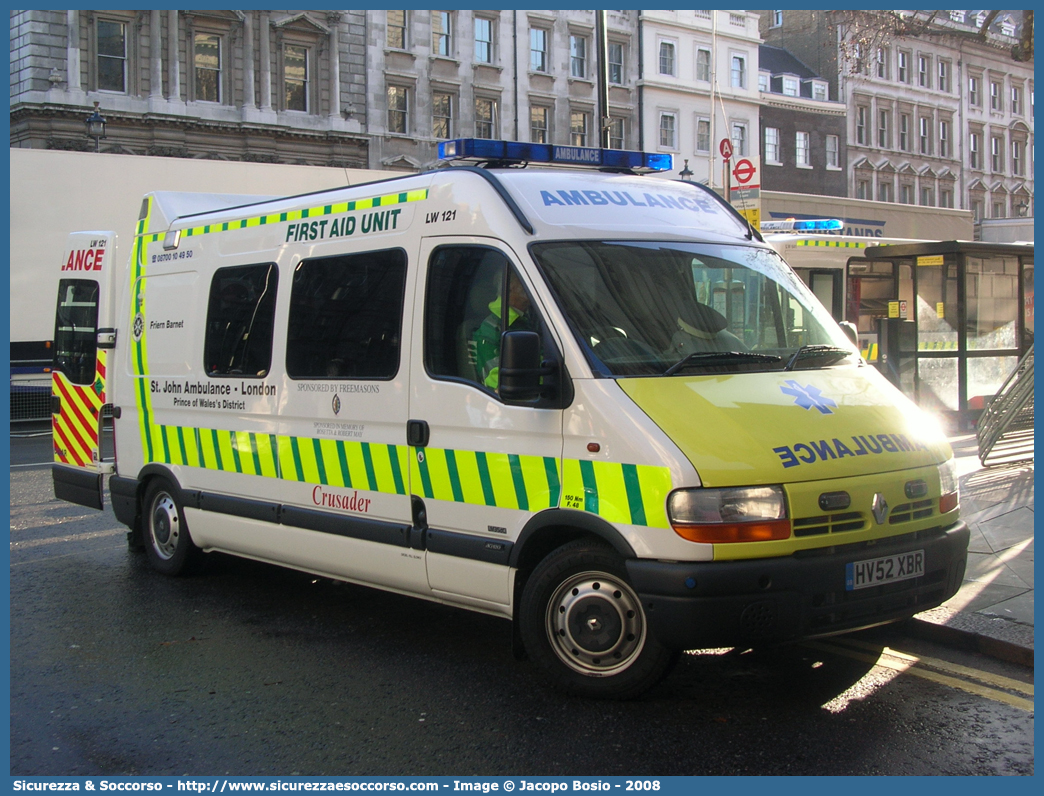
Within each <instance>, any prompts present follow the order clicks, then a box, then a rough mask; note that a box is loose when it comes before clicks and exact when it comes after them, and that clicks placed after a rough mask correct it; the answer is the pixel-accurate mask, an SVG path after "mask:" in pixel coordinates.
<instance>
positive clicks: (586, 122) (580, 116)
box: [569, 111, 591, 146]
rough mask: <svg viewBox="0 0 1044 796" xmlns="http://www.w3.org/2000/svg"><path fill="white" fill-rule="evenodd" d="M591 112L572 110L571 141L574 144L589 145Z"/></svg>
mask: <svg viewBox="0 0 1044 796" xmlns="http://www.w3.org/2000/svg"><path fill="white" fill-rule="evenodd" d="M590 118H591V114H589V113H587V112H585V111H572V112H570V114H569V143H570V144H572V145H573V146H587V130H588V127H589V126H590Z"/></svg>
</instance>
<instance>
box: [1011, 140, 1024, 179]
mask: <svg viewBox="0 0 1044 796" xmlns="http://www.w3.org/2000/svg"><path fill="white" fill-rule="evenodd" d="M1011 173H1012V174H1014V175H1015V176H1016V177H1021V176H1022V142H1021V141H1012V142H1011Z"/></svg>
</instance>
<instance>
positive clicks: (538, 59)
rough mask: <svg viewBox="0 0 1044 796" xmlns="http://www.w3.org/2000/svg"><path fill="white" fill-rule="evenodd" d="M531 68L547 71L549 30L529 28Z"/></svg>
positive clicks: (535, 70)
mask: <svg viewBox="0 0 1044 796" xmlns="http://www.w3.org/2000/svg"><path fill="white" fill-rule="evenodd" d="M529 68H530V69H532V70H533V71H534V72H546V71H547V31H546V30H544V29H543V28H530V29H529Z"/></svg>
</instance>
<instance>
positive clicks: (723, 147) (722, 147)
mask: <svg viewBox="0 0 1044 796" xmlns="http://www.w3.org/2000/svg"><path fill="white" fill-rule="evenodd" d="M718 151H719V152H721V156H722V157H723V158H725V160H729V159H730V158H731V157H732V140H731V139H729V138H723V139H721V143H720V144H718Z"/></svg>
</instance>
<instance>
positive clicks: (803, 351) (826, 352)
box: [783, 345, 855, 370]
mask: <svg viewBox="0 0 1044 796" xmlns="http://www.w3.org/2000/svg"><path fill="white" fill-rule="evenodd" d="M854 353H855V352H854V351H852V350H851V349H849V348H841V347H840V346H836V345H803V346H801V348H799V349H798V350H797V351H795V352H794V355H793V356H792V357H791V358H790V359H789V360H787V366H786V367H785V368H783V370H793V369H794V367H795V366H796V365H797V363H798V362H799V361H800V360H802V359H810V358H812V357H836V358H837V359H843V358H845V357H849V356H852V355H853V354H854Z"/></svg>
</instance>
